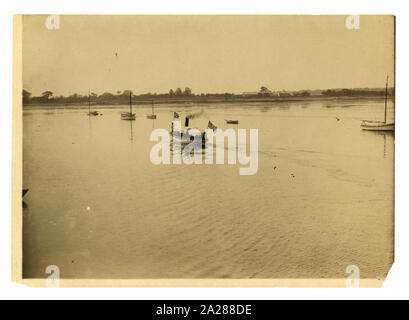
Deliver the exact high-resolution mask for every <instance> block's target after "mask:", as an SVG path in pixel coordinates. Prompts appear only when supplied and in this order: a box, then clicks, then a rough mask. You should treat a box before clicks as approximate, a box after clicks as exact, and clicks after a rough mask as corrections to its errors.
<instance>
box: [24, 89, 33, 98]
mask: <svg viewBox="0 0 409 320" xmlns="http://www.w3.org/2000/svg"><path fill="white" fill-rule="evenodd" d="M30 97H31V92H28V91H27V90H23V100H28V99H30Z"/></svg>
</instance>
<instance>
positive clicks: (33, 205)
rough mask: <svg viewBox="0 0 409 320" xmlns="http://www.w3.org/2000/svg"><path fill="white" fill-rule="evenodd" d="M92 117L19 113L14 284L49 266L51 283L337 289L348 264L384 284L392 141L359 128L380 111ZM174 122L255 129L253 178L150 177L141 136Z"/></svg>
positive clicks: (147, 145)
mask: <svg viewBox="0 0 409 320" xmlns="http://www.w3.org/2000/svg"><path fill="white" fill-rule="evenodd" d="M97 110H99V111H100V112H102V113H103V115H102V116H97V117H88V116H87V110H86V108H85V107H84V108H79V107H75V108H74V107H65V108H63V107H56V108H49V107H47V108H45V107H25V109H24V111H23V122H24V123H23V126H24V142H23V158H24V159H23V160H24V165H23V180H24V181H23V185H24V188H29V189H30V191H29V192H28V193H27V195H26V196H25V197H24V200H25V203H26V207H25V208H24V211H23V215H24V219H23V222H24V232H23V234H24V235H23V246H24V249H23V269H24V270H23V271H24V272H23V273H24V277H29V278H31V277H36V278H43V277H46V276H47V274H45V268H46V266H47V265H57V266H59V268H60V273H61V277H62V278H334V277H336V278H339V277H345V276H346V275H345V269H346V267H347V266H348V265H351V264H353V265H357V266H359V268H360V272H361V277H384V276H385V275H386V273H387V271H388V269H389V267H390V265H391V263H392V261H393V161H394V136H393V135H391V134H385V133H375V132H365V131H362V130H361V129H360V121H361V120H362V119H374V120H382V117H383V101H382V100H374V101H332V100H331V101H330V100H328V101H313V102H304V103H302V102H291V103H285V102H281V103H254V104H210V105H193V106H188V105H158V106H157V108H156V109H155V112H156V114H157V119H156V120H150V119H147V118H146V114H148V113H149V112H150V107H147V106H140V107H135V112H136V114H137V118H136V121H133V122H129V121H122V120H121V115H120V113H121V111H126V110H127V108H126V106H120V107H118V106H112V107H107V106H105V107H97ZM174 111H177V112H178V113H180V114H181V117H184V116H186V115H188V114H192V113H199V116H198V117H196V118H195V119H193V120H192V122H191V125H192V126H194V127H197V128H199V129H203V128H205V127H206V126H207V123H208V121H209V120H211V121H212V122H213V123H214V124H215V125H217V126H219V127H220V128H223V129H225V128H227V127H231V128H233V129H237V128H242V129H250V128H255V129H258V140H259V153H258V172H257V174H256V175H251V176H240V175H239V168H240V167H241V165H240V164H236V165H227V164H225V165H185V164H183V165H174V164H171V165H156V166H155V165H153V164H152V163H151V161H150V158H149V153H150V149H151V148H152V146H153V145H154V144H155V142H151V141H150V140H149V136H150V134H151V131H152V129H154V128H164V129H166V130H170V123H171V121H172V119H173V112H174ZM336 117H338V118H339V119H340V120H339V121H338V120H337V119H336ZM389 117H393V113H392V112H390V114H389ZM224 119H238V120H239V121H240V122H239V125H238V126H236V125H226V124H225V121H224ZM226 150H227V147H226Z"/></svg>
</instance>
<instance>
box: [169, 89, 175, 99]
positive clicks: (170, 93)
mask: <svg viewBox="0 0 409 320" xmlns="http://www.w3.org/2000/svg"><path fill="white" fill-rule="evenodd" d="M169 95H170V96H171V97H173V96H174V95H175V92H174V91H173V90H172V89H170V90H169Z"/></svg>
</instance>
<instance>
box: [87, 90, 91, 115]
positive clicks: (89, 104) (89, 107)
mask: <svg viewBox="0 0 409 320" xmlns="http://www.w3.org/2000/svg"><path fill="white" fill-rule="evenodd" d="M88 113H89V114H91V95H90V93H89V92H88Z"/></svg>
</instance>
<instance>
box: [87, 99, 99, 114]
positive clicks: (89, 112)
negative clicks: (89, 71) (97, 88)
mask: <svg viewBox="0 0 409 320" xmlns="http://www.w3.org/2000/svg"><path fill="white" fill-rule="evenodd" d="M88 115H89V116H97V115H99V113H98V111H91V95H90V94H88Z"/></svg>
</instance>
